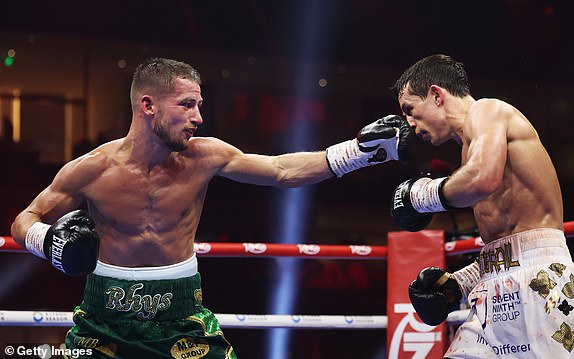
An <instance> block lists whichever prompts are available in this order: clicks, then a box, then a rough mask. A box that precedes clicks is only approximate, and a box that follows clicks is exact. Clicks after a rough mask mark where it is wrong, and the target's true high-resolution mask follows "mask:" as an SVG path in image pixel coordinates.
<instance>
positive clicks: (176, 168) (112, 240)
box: [83, 141, 215, 266]
mask: <svg viewBox="0 0 574 359" xmlns="http://www.w3.org/2000/svg"><path fill="white" fill-rule="evenodd" d="M120 143H121V141H115V142H111V143H109V144H106V145H104V146H103V147H101V148H100V149H99V150H96V151H95V153H94V154H93V156H92V158H89V159H87V160H90V161H92V163H91V164H89V165H88V166H90V167H92V168H97V169H98V170H97V171H94V172H95V173H97V174H98V175H97V176H93V178H92V179H91V180H90V181H89V184H87V185H86V186H85V188H84V189H83V195H84V197H85V199H86V201H87V204H88V208H89V211H90V214H91V216H92V217H93V218H94V220H95V222H96V228H97V231H98V233H99V235H100V238H101V242H100V258H99V259H100V260H101V261H103V262H105V263H109V264H114V265H121V266H160V265H168V264H173V263H177V262H181V261H183V260H185V259H188V258H190V257H191V256H192V255H193V243H194V238H195V234H196V231H197V227H198V224H199V219H200V217H201V211H202V207H203V202H204V199H205V194H206V191H207V186H208V183H209V180H210V179H211V178H212V176H213V175H214V173H215V167H214V166H211V165H210V163H209V161H208V160H202V161H200V160H199V158H200V157H202V155H201V154H193V155H191V154H189V153H187V152H186V153H173V154H172V156H171V157H170V159H169V160H167V161H166V162H165V163H161V164H158V165H155V166H153V167H152V168H149V169H148V168H143V167H142V166H140V165H139V164H137V163H133V162H131V161H130V160H129V158H127V157H123V155H122V153H121V151H118V148H119V145H120ZM188 152H189V151H188Z"/></svg>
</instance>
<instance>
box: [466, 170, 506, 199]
mask: <svg viewBox="0 0 574 359" xmlns="http://www.w3.org/2000/svg"><path fill="white" fill-rule="evenodd" d="M501 186H502V177H499V176H494V175H480V174H479V175H478V176H476V177H475V178H474V180H473V181H472V182H471V185H470V188H471V190H472V192H473V194H474V195H475V196H476V197H478V198H482V199H484V198H486V197H488V196H490V195H491V194H493V193H495V192H496V191H498V189H499V188H500V187H501Z"/></svg>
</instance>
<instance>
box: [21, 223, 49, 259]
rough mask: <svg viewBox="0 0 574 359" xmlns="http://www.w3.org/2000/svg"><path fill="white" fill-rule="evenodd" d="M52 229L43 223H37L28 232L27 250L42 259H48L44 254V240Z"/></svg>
mask: <svg viewBox="0 0 574 359" xmlns="http://www.w3.org/2000/svg"><path fill="white" fill-rule="evenodd" d="M48 229H50V225H49V224H46V223H42V222H35V223H34V224H33V225H32V226H30V228H29V229H28V232H26V249H27V250H28V251H29V252H30V253H32V254H34V255H35V256H38V257H40V258H44V259H47V258H46V255H45V254H44V238H46V233H47V232H48Z"/></svg>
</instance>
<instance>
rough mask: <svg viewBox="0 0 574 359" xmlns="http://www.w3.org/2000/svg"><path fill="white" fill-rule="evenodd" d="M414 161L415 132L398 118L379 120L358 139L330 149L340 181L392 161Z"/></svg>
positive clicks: (328, 153) (332, 161)
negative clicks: (358, 171) (350, 175)
mask: <svg viewBox="0 0 574 359" xmlns="http://www.w3.org/2000/svg"><path fill="white" fill-rule="evenodd" d="M414 157H415V143H414V133H413V130H412V128H411V127H410V126H409V124H408V123H407V121H406V120H405V119H404V118H403V117H401V116H397V115H388V116H386V117H384V118H381V119H378V120H377V121H375V122H373V123H371V124H369V125H367V126H365V127H363V128H362V129H361V130H360V131H359V133H358V134H357V137H356V138H354V139H352V140H348V141H345V142H341V143H338V144H336V145H333V146H330V147H329V148H327V162H328V164H329V168H330V169H331V171H333V173H334V174H335V175H336V176H337V177H341V176H343V175H344V174H346V173H349V172H351V171H354V170H357V169H359V168H363V167H368V166H373V165H377V164H380V163H384V162H387V161H390V160H399V161H401V162H403V163H408V162H410V161H412V160H413V158H414Z"/></svg>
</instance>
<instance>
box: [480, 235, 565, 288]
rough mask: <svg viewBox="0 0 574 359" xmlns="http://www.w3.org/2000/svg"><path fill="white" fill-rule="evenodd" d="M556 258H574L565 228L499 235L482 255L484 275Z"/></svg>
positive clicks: (563, 259) (481, 269)
mask: <svg viewBox="0 0 574 359" xmlns="http://www.w3.org/2000/svg"><path fill="white" fill-rule="evenodd" d="M553 261H556V262H567V263H571V262H572V257H571V255H570V251H569V250H568V246H567V245H566V238H565V237H564V232H562V231H560V230H558V229H553V228H539V229H532V230H528V231H524V232H520V233H515V234H512V235H509V236H506V237H502V238H499V239H497V240H495V241H492V242H490V243H488V244H486V245H485V246H484V247H483V248H482V250H481V251H480V255H479V257H478V263H479V265H480V272H481V275H482V276H483V277H485V276H486V277H488V276H492V275H497V274H498V273H499V272H500V271H503V272H508V271H510V270H516V269H519V268H520V267H525V266H526V267H527V266H532V265H537V264H544V263H548V262H553Z"/></svg>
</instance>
